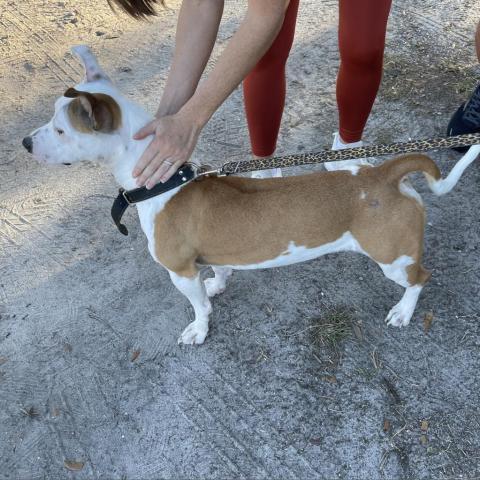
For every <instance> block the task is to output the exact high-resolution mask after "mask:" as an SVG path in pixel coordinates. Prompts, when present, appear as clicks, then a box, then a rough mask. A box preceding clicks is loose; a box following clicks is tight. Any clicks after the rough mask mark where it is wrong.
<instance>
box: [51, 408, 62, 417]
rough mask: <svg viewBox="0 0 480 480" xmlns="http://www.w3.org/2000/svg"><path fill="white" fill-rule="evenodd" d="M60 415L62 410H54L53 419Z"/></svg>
mask: <svg viewBox="0 0 480 480" xmlns="http://www.w3.org/2000/svg"><path fill="white" fill-rule="evenodd" d="M59 415H60V410H59V409H58V408H56V407H55V408H54V409H53V410H52V417H58V416H59Z"/></svg>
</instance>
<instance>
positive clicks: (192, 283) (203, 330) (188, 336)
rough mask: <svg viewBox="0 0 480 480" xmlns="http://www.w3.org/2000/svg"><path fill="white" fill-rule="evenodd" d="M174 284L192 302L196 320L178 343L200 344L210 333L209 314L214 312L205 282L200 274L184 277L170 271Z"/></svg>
mask: <svg viewBox="0 0 480 480" xmlns="http://www.w3.org/2000/svg"><path fill="white" fill-rule="evenodd" d="M169 273H170V278H171V279H172V282H173V284H174V285H175V286H176V287H177V288H178V290H180V292H182V293H183V294H184V295H185V296H186V297H187V298H188V300H189V302H190V303H191V304H192V307H193V310H194V311H195V320H194V321H193V322H192V323H190V325H188V327H187V328H186V329H185V330H184V331H183V333H182V334H181V335H180V338H179V339H178V343H184V344H186V345H199V344H201V343H203V342H204V340H205V337H206V336H207V333H208V316H209V315H210V313H211V312H212V305H211V304H210V300H209V299H208V296H207V291H206V289H205V284H204V283H203V281H202V280H201V279H200V274H197V275H196V276H195V277H191V278H189V277H182V276H180V275H178V274H176V273H175V272H172V271H169Z"/></svg>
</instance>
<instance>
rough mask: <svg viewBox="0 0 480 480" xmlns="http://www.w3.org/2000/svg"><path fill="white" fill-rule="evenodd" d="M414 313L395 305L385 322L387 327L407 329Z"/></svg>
mask: <svg viewBox="0 0 480 480" xmlns="http://www.w3.org/2000/svg"><path fill="white" fill-rule="evenodd" d="M412 314H413V312H410V311H407V310H406V309H405V308H402V306H401V305H395V306H394V307H393V308H392V309H391V310H390V311H389V312H388V315H387V318H386V319H385V321H386V322H387V325H393V326H394V327H406V326H407V325H408V324H409V323H410V319H411V318H412Z"/></svg>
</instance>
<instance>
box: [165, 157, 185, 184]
mask: <svg viewBox="0 0 480 480" xmlns="http://www.w3.org/2000/svg"><path fill="white" fill-rule="evenodd" d="M184 163H185V162H184V161H183V160H177V161H176V162H175V163H174V164H173V165H172V166H171V167H170V168H169V169H168V170H167V171H166V172H165V173H164V174H163V175H162V176H161V178H160V181H161V182H162V183H165V182H166V181H167V180H169V179H170V178H171V177H172V175H174V174H175V172H176V171H177V170H178V169H179V168H180V167H181V166H182V165H183V164H184Z"/></svg>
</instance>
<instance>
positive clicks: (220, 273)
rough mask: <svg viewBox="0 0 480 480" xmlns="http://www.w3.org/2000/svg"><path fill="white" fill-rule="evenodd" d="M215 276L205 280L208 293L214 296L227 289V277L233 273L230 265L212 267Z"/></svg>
mask: <svg viewBox="0 0 480 480" xmlns="http://www.w3.org/2000/svg"><path fill="white" fill-rule="evenodd" d="M212 270H213V273H214V274H215V276H214V277H213V278H207V279H206V280H205V287H206V289H207V295H208V296H209V297H214V296H215V295H218V294H219V293H222V292H223V291H224V290H225V287H226V285H227V278H228V277H229V276H230V275H231V274H232V269H231V268H228V267H212Z"/></svg>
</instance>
